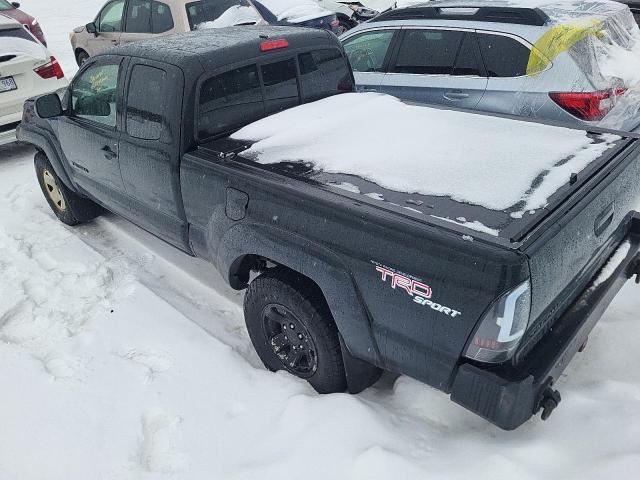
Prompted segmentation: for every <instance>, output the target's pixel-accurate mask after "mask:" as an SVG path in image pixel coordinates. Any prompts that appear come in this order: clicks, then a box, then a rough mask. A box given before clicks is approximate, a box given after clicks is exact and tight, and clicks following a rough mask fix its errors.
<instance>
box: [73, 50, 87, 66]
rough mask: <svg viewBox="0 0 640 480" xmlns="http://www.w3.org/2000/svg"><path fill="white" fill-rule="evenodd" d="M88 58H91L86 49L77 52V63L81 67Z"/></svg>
mask: <svg viewBox="0 0 640 480" xmlns="http://www.w3.org/2000/svg"><path fill="white" fill-rule="evenodd" d="M87 60H89V54H88V53H87V52H85V51H84V50H80V51H79V52H78V53H77V54H76V63H77V64H78V66H79V67H81V66H82V65H83V64H84V62H86V61H87Z"/></svg>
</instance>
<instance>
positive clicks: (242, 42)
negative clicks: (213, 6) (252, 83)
mask: <svg viewBox="0 0 640 480" xmlns="http://www.w3.org/2000/svg"><path fill="white" fill-rule="evenodd" d="M280 38H285V39H286V40H287V41H288V42H289V48H304V47H311V46H320V45H322V44H324V45H327V44H328V45H335V46H339V45H340V42H339V41H338V39H337V38H336V37H335V36H334V35H333V34H331V33H330V32H328V31H325V30H318V29H311V28H303V27H283V26H239V27H225V28H215V29H204V30H196V31H193V32H188V33H178V34H175V35H168V36H163V37H158V38H154V39H151V40H144V41H141V42H135V43H130V44H127V45H123V46H120V47H116V48H114V49H111V50H108V51H107V52H105V54H111V55H114V54H115V55H124V56H131V57H142V58H146V59H149V60H155V61H160V62H169V63H172V64H174V65H177V66H179V67H188V66H189V65H191V64H192V63H193V62H194V61H197V62H199V63H200V65H201V66H202V67H203V68H204V69H205V70H211V69H213V68H217V67H219V66H222V65H225V64H229V63H234V62H236V61H238V60H242V59H249V58H252V57H255V56H257V55H259V54H260V44H261V43H262V42H264V41H266V40H276V39H280ZM275 51H278V50H275Z"/></svg>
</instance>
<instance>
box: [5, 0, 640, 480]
mask: <svg viewBox="0 0 640 480" xmlns="http://www.w3.org/2000/svg"><path fill="white" fill-rule="evenodd" d="M101 3H102V0H91V1H82V2H75V1H71V0H67V1H63V0H56V1H55V2H52V1H50V0H38V1H36V0H24V1H23V6H24V8H25V9H26V10H27V11H29V12H30V13H32V14H34V15H37V16H38V18H39V19H40V21H41V23H42V24H43V27H44V30H45V33H46V34H47V36H48V38H49V41H50V42H51V48H52V50H53V52H54V54H56V55H57V56H58V57H59V58H61V59H62V60H63V65H65V67H68V65H73V59H72V58H71V57H70V51H69V48H68V39H67V33H68V31H69V30H70V29H71V28H72V27H74V26H76V25H79V24H82V23H86V22H87V21H89V20H90V19H91V18H92V17H93V16H94V14H95V12H97V10H98V8H99V5H100V4H101ZM69 70H71V68H67V71H69ZM32 158H33V151H32V150H31V148H29V147H24V146H15V145H14V146H5V147H0V385H1V386H2V388H1V396H0V406H1V408H0V426H1V429H0V479H1V480H30V479H34V480H42V479H44V478H46V479H47V480H54V479H55V480H57V479H60V480H86V479H96V480H125V479H144V480H149V479H186V480H191V479H194V480H198V479H271V478H273V479H282V478H305V479H323V480H325V479H343V478H344V479H347V478H348V479H389V478H398V479H436V478H437V479H441V478H451V479H468V478H472V477H473V478H492V479H496V480H500V479H510V480H511V479H518V480H527V479H542V478H544V479H545V480H546V479H562V480H566V479H581V480H582V479H602V478H605V477H606V478H620V479H626V478H635V477H636V476H637V472H638V471H639V470H640V369H638V365H639V364H640V349H638V347H637V341H638V339H639V338H640V321H639V318H638V316H639V312H640V296H639V295H638V293H639V292H640V290H638V287H637V286H635V285H633V284H631V283H630V284H628V285H627V286H626V287H625V289H624V290H623V291H622V292H621V294H620V295H619V296H618V298H617V299H616V301H615V303H614V304H613V305H612V306H611V308H610V309H609V310H608V311H607V312H606V314H605V316H604V318H603V319H602V321H601V322H600V323H599V325H598V326H597V327H596V329H595V331H594V333H593V334H592V336H591V339H590V342H589V345H588V348H587V350H586V351H585V353H584V354H581V355H578V356H577V357H576V358H575V359H574V362H573V363H572V364H571V365H570V367H569V368H568V369H567V371H566V376H565V377H564V378H562V379H561V381H560V382H559V384H558V388H559V389H560V391H561V393H562V396H563V402H562V404H561V405H560V407H559V408H558V409H557V410H556V411H555V412H554V414H553V415H552V416H551V418H550V419H549V421H547V422H545V423H543V422H541V421H540V420H539V419H535V420H532V421H530V422H528V423H527V424H525V425H523V426H522V427H521V428H520V429H518V430H517V431H515V432H503V431H501V430H499V429H497V428H495V427H493V426H491V425H489V424H487V423H486V422H484V421H483V420H481V419H479V418H477V417H476V416H474V415H472V414H470V413H468V412H466V411H465V410H463V409H462V408H460V407H458V406H456V405H455V404H453V403H451V402H450V401H449V399H448V398H447V397H446V396H445V395H443V394H441V393H439V392H437V391H435V390H433V389H431V388H429V387H427V386H425V385H423V384H421V383H419V382H417V381H414V380H412V379H409V378H407V377H399V378H396V377H394V376H391V375H386V376H384V377H383V379H382V380H381V381H380V382H379V383H378V384H377V385H376V386H374V387H373V388H370V389H369V390H367V391H365V392H364V393H362V394H360V395H357V396H349V395H345V394H335V395H327V396H320V395H317V394H316V393H315V392H314V391H313V390H312V389H311V388H310V387H309V386H307V384H306V383H305V382H303V381H300V380H297V379H295V378H292V377H290V376H288V375H285V374H272V373H269V372H266V371H265V370H264V368H263V367H262V366H261V364H260V362H259V360H258V358H257V356H256V355H255V354H254V353H253V351H252V347H251V345H250V342H249V338H248V336H247V333H246V331H245V328H244V324H243V319H242V314H241V307H240V305H241V295H240V294H238V293H236V292H233V291H231V290H230V289H229V288H227V287H225V286H224V285H223V283H222V281H221V279H220V278H219V276H218V275H217V274H216V273H215V272H214V271H212V269H211V268H210V267H209V266H208V265H207V264H204V263H203V262H200V261H197V260H194V259H191V258H188V257H186V256H185V255H182V254H180V253H179V252H177V251H175V250H173V249H172V248H171V247H168V246H166V245H165V244H163V243H162V242H160V241H158V240H157V239H155V238H154V237H152V236H150V235H149V234H147V233H145V232H142V231H141V230H139V229H138V228H136V227H134V226H132V225H131V224H129V223H127V222H126V221H124V220H122V219H120V218H118V217H115V216H113V215H105V216H104V217H102V218H100V219H98V220H97V221H95V222H93V223H91V224H89V225H85V226H81V227H76V228H68V227H65V226H64V225H62V224H61V223H59V222H58V221H57V220H56V219H55V217H54V216H53V214H52V213H51V212H50V210H49V207H48V206H47V204H46V202H45V200H44V199H43V197H42V195H41V193H40V191H39V188H38V185H37V183H36V180H35V176H34V171H33V160H32Z"/></svg>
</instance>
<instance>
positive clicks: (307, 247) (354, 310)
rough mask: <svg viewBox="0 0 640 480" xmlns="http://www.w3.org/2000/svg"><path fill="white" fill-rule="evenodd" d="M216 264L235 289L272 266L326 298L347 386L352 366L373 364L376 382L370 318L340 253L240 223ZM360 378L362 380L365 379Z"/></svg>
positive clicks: (220, 250) (278, 231) (376, 353)
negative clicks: (298, 278) (293, 275)
mask: <svg viewBox="0 0 640 480" xmlns="http://www.w3.org/2000/svg"><path fill="white" fill-rule="evenodd" d="M216 260H217V265H218V267H219V270H220V272H222V273H223V275H226V277H227V281H228V282H229V284H230V285H231V286H232V287H233V288H236V289H242V288H245V287H246V286H247V284H248V283H249V281H250V275H251V272H252V271H256V270H257V271H263V270H265V269H268V268H269V267H270V266H271V267H273V266H278V267H279V268H286V269H288V270H290V271H292V272H295V273H296V274H298V275H301V276H303V277H305V278H306V279H308V280H309V281H310V282H312V283H313V284H314V285H316V286H317V287H318V289H319V290H320V292H321V293H322V295H323V297H324V300H325V301H326V302H327V305H328V306H329V309H330V310H331V313H332V315H333V318H334V321H335V323H336V325H337V327H338V331H339V333H340V336H341V339H342V343H343V357H345V367H346V368H347V379H348V381H349V368H350V366H351V365H353V363H350V360H353V361H355V362H356V363H357V362H361V361H364V362H366V363H367V364H370V365H371V368H374V369H375V372H373V373H371V372H369V373H371V375H372V376H374V377H375V378H376V379H377V377H378V376H379V371H378V369H377V367H373V365H377V366H382V360H381V357H380V354H379V350H378V347H377V344H376V342H375V339H374V336H373V333H372V330H371V322H370V317H369V314H368V312H367V309H366V306H365V304H364V301H363V299H362V296H361V295H360V292H359V291H358V288H357V285H356V284H355V281H354V279H353V277H352V276H351V273H350V271H349V269H348V267H347V266H346V265H344V263H343V262H342V261H341V260H340V258H339V257H338V256H337V255H336V254H335V253H333V252H331V251H330V250H328V249H326V248H324V247H323V246H321V245H318V244H315V243H313V242H310V241H309V240H307V239H304V238H303V237H300V236H298V235H292V234H291V233H289V232H286V231H284V230H281V229H279V228H277V227H272V226H266V225H255V224H254V225H249V224H245V223H241V224H236V225H235V226H233V227H232V228H230V229H229V230H228V231H227V233H226V234H225V235H224V237H223V238H222V240H221V242H220V244H219V248H218V255H217V256H216ZM349 357H352V358H349ZM364 362H362V363H364ZM348 364H349V365H348ZM359 367H360V368H361V369H362V368H364V366H363V365H359ZM364 370H367V369H366V368H364ZM376 374H377V375H376ZM352 377H353V375H352ZM358 377H359V378H360V379H361V378H362V377H363V376H362V374H361V373H360V374H358ZM374 381H375V380H374ZM365 383H366V382H365ZM352 384H355V382H354V380H353V378H352V381H351V382H350V388H349V389H350V391H351V390H357V391H359V390H362V389H363V388H366V386H369V385H370V383H369V384H367V385H366V386H365V387H363V388H358V389H352V388H351V385H352Z"/></svg>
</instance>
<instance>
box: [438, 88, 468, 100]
mask: <svg viewBox="0 0 640 480" xmlns="http://www.w3.org/2000/svg"><path fill="white" fill-rule="evenodd" d="M444 98H446V99H447V100H451V101H453V102H455V101H456V100H464V99H465V98H469V94H468V93H464V92H463V91H462V90H451V91H449V92H445V93H444Z"/></svg>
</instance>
